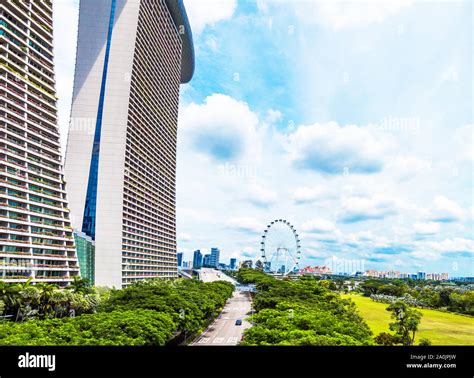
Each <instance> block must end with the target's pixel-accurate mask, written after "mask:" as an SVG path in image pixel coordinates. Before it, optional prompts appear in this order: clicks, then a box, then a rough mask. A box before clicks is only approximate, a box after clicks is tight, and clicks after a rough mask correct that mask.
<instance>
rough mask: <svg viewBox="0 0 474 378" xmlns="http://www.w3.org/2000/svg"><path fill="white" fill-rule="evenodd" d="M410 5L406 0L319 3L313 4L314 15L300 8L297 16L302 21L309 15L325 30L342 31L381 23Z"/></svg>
mask: <svg viewBox="0 0 474 378" xmlns="http://www.w3.org/2000/svg"><path fill="white" fill-rule="evenodd" d="M411 3H412V1H408V0H384V1H367V0H366V1H363V2H361V1H350V0H345V1H330V2H325V1H319V2H317V3H315V6H316V7H317V9H315V12H314V13H307V14H306V15H305V14H304V13H306V12H308V9H307V7H300V9H299V14H300V16H302V17H304V19H308V18H309V17H310V15H311V16H312V17H313V18H314V19H315V20H317V21H318V23H320V24H321V25H323V26H325V27H327V28H330V29H333V30H342V29H349V28H357V27H364V26H367V25H371V24H375V23H381V22H383V21H384V20H386V19H387V18H388V17H391V16H393V15H396V14H397V13H399V12H400V11H402V10H403V9H404V8H407V7H408V6H409V5H411ZM305 9H306V11H305Z"/></svg>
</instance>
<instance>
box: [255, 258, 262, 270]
mask: <svg viewBox="0 0 474 378" xmlns="http://www.w3.org/2000/svg"><path fill="white" fill-rule="evenodd" d="M255 269H256V270H263V263H262V262H261V261H260V260H257V262H256V263H255Z"/></svg>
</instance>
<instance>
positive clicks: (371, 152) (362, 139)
mask: <svg viewBox="0 0 474 378" xmlns="http://www.w3.org/2000/svg"><path fill="white" fill-rule="evenodd" d="M385 144H386V143H385V141H384V140H383V139H382V137H381V136H380V135H379V136H376V134H375V132H374V129H373V128H369V127H359V126H355V125H349V126H339V125H338V124H337V123H335V122H329V123H325V124H313V125H310V126H300V127H298V129H297V130H296V131H295V132H294V133H292V134H290V136H289V138H288V145H287V149H288V153H289V157H290V159H291V161H293V163H294V164H295V166H296V167H299V168H305V169H308V170H313V171H316V172H321V173H327V174H343V173H375V172H378V171H380V170H381V169H382V167H383V157H384V153H385V152H386V150H385V148H384V147H385Z"/></svg>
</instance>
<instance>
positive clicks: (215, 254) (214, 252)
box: [210, 248, 221, 268]
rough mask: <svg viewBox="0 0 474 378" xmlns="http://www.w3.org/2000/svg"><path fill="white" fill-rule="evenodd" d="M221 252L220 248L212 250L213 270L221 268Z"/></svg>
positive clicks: (211, 262) (211, 261)
mask: <svg viewBox="0 0 474 378" xmlns="http://www.w3.org/2000/svg"><path fill="white" fill-rule="evenodd" d="M220 253H221V251H220V250H219V248H211V259H210V266H211V267H213V268H217V267H218V266H219V257H220Z"/></svg>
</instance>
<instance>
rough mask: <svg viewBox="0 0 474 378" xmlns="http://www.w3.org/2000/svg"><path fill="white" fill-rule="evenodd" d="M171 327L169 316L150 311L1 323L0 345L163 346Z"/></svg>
mask: <svg viewBox="0 0 474 378" xmlns="http://www.w3.org/2000/svg"><path fill="white" fill-rule="evenodd" d="M7 325H8V326H7ZM174 328H175V324H174V323H173V321H172V320H171V316H169V315H168V314H162V313H158V312H155V311H151V310H134V311H112V312H110V313H107V312H100V313H96V314H86V315H82V316H78V317H77V318H68V317H66V318H62V319H46V320H27V321H25V322H22V323H8V324H3V325H2V326H0V345H40V346H41V345H164V344H165V343H166V342H167V341H168V339H169V338H170V337H171V336H172V335H173V330H174Z"/></svg>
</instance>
